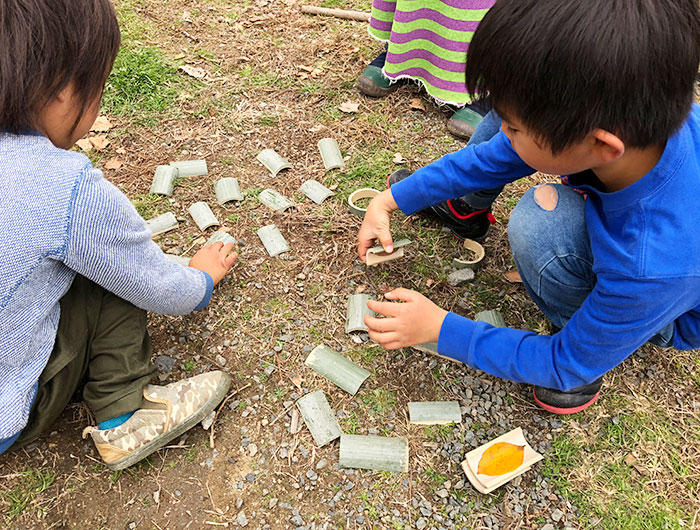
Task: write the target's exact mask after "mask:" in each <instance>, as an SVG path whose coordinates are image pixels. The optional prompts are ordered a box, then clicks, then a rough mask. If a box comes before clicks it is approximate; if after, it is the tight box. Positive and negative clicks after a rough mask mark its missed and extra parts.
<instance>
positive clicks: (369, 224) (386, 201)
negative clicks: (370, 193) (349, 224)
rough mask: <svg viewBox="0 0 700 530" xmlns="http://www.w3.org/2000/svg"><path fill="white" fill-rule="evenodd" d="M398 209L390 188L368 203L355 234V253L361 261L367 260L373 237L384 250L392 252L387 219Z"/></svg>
mask: <svg viewBox="0 0 700 530" xmlns="http://www.w3.org/2000/svg"><path fill="white" fill-rule="evenodd" d="M398 209H399V206H398V205H397V204H396V201H395V200H394V197H393V195H392V194H391V191H390V190H384V191H383V192H381V193H380V194H379V195H377V196H376V197H375V198H374V199H372V201H371V202H370V203H369V206H367V212H366V213H365V218H364V219H363V221H362V226H361V227H360V231H359V232H358V234H357V253H358V255H359V256H360V259H361V260H362V261H365V262H366V261H367V249H369V248H372V247H373V246H374V240H375V239H378V240H379V242H380V243H381V245H382V246H383V247H384V250H386V251H387V252H389V253H391V252H393V250H394V248H393V242H392V240H391V231H390V230H389V220H390V219H391V212H393V211H394V210H398Z"/></svg>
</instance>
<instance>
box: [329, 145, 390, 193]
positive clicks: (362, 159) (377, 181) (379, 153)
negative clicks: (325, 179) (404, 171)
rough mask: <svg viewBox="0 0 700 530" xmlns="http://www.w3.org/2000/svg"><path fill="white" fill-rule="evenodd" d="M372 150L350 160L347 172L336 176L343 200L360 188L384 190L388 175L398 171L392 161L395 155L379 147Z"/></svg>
mask: <svg viewBox="0 0 700 530" xmlns="http://www.w3.org/2000/svg"><path fill="white" fill-rule="evenodd" d="M370 149H372V152H367V151H363V152H362V153H361V154H358V155H356V156H353V157H352V158H350V160H349V161H348V168H347V170H346V171H345V172H344V173H338V174H337V175H336V177H335V179H336V182H335V184H337V185H338V191H339V192H340V194H341V195H342V197H341V199H342V200H345V199H347V196H348V195H350V193H352V192H353V191H354V190H356V189H358V188H375V189H379V190H383V189H384V188H385V187H386V177H387V175H389V174H390V173H392V172H393V171H394V169H396V168H395V164H394V162H393V161H392V158H393V157H394V155H393V153H391V152H389V151H386V150H384V149H382V148H379V147H373V146H372V147H370Z"/></svg>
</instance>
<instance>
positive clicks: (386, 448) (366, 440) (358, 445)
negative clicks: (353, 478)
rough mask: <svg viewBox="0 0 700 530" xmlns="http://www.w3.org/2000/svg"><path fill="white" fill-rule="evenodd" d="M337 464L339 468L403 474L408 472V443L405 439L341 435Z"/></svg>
mask: <svg viewBox="0 0 700 530" xmlns="http://www.w3.org/2000/svg"><path fill="white" fill-rule="evenodd" d="M339 464H340V467H351V468H359V469H373V470H376V471H395V472H404V473H405V472H407V471H408V441H407V440H406V438H387V437H384V436H360V435H357V434H343V435H342V436H341V437H340V461H339Z"/></svg>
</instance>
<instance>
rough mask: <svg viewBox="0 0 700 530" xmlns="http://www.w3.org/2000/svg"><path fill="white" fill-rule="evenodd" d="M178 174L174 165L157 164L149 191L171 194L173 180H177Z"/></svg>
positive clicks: (173, 184) (173, 185)
mask: <svg viewBox="0 0 700 530" xmlns="http://www.w3.org/2000/svg"><path fill="white" fill-rule="evenodd" d="M179 174H180V173H179V171H178V169H177V168H176V167H173V166H157V167H156V172H155V173H154V175H153V182H152V183H151V190H150V193H155V194H158V195H167V196H168V197H169V196H171V195H172V194H173V188H174V187H175V180H177V177H178V176H179Z"/></svg>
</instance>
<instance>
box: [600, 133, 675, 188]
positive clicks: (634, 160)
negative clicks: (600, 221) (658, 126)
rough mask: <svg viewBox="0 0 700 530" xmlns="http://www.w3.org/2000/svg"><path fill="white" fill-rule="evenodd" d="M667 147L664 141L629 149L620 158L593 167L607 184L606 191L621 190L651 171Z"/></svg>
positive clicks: (605, 184)
mask: <svg viewBox="0 0 700 530" xmlns="http://www.w3.org/2000/svg"><path fill="white" fill-rule="evenodd" d="M665 148H666V144H665V143H664V144H663V145H658V146H654V147H647V148H645V149H628V150H626V151H625V152H624V154H623V155H622V156H621V157H620V158H618V159H616V160H613V161H612V162H608V163H606V164H603V165H601V166H598V167H594V168H592V169H593V172H594V173H595V174H596V176H597V177H598V179H600V181H601V182H602V183H603V185H604V186H605V191H607V192H609V193H612V192H615V191H620V190H622V189H625V188H626V187H627V186H631V185H632V184H634V183H635V182H637V181H638V180H641V179H642V177H644V175H646V174H647V173H649V172H650V171H651V170H652V169H653V168H654V166H656V164H657V163H658V162H659V159H660V158H661V155H662V154H663V152H664V149H665Z"/></svg>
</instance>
